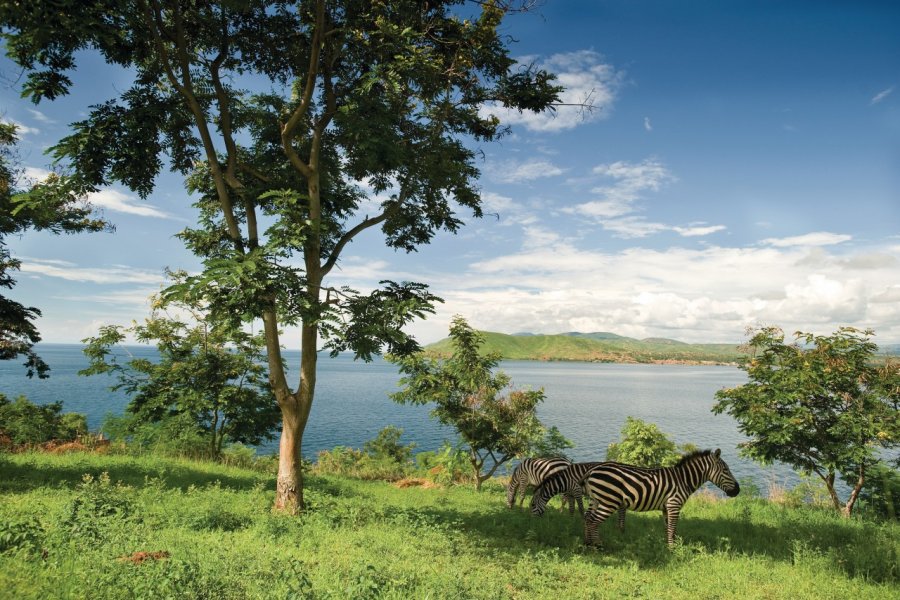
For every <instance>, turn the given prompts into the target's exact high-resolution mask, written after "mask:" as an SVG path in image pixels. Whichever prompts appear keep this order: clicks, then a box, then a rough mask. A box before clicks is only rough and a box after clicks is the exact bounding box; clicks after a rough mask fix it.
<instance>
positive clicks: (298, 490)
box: [275, 324, 318, 514]
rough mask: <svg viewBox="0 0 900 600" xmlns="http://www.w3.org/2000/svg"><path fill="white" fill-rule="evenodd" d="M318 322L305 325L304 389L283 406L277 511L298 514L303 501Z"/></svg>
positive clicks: (302, 369)
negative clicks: (305, 434) (305, 440)
mask: <svg viewBox="0 0 900 600" xmlns="http://www.w3.org/2000/svg"><path fill="white" fill-rule="evenodd" d="M317 333H318V331H317V329H316V326H315V325H306V324H304V325H303V330H302V334H301V340H302V341H301V343H302V347H301V357H300V389H298V390H297V392H296V393H294V394H290V395H289V396H287V398H285V399H284V400H283V401H281V402H280V405H281V417H282V426H281V441H280V444H279V452H278V479H277V481H276V485H275V510H278V511H284V512H288V513H290V514H297V513H298V512H300V511H302V510H303V508H304V503H303V462H302V456H303V455H302V451H301V449H302V445H303V431H304V430H305V429H306V422H307V421H308V420H309V411H310V408H312V401H313V395H314V393H315V388H316V361H317V358H318V356H317V354H316V343H317V341H318V340H317V337H318V335H317Z"/></svg>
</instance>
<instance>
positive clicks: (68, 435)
mask: <svg viewBox="0 0 900 600" xmlns="http://www.w3.org/2000/svg"><path fill="white" fill-rule="evenodd" d="M85 433H87V418H86V417H85V416H84V415H82V414H79V413H63V412H62V402H53V403H51V404H43V405H38V404H34V403H33V402H31V401H30V400H28V398H26V397H25V396H19V397H18V398H16V399H15V400H13V401H12V402H10V401H9V399H8V398H7V397H6V396H5V395H3V394H0V435H2V436H3V437H8V438H9V439H10V441H11V443H12V444H13V445H16V446H22V445H31V444H43V443H44V442H48V441H50V440H65V441H71V440H74V439H76V438H77V437H78V436H79V435H83V434H85Z"/></svg>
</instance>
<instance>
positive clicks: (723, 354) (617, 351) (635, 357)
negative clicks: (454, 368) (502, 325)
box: [426, 331, 745, 364]
mask: <svg viewBox="0 0 900 600" xmlns="http://www.w3.org/2000/svg"><path fill="white" fill-rule="evenodd" d="M481 333H482V335H484V338H485V343H484V346H482V351H483V352H499V353H500V355H501V356H502V357H503V358H505V359H508V360H579V361H591V362H614V363H670V362H671V363H690V364H697V363H698V364H735V363H737V362H739V361H740V360H742V359H743V358H744V357H745V355H744V354H743V353H742V352H741V351H740V350H739V349H738V346H737V344H687V343H685V342H679V341H677V340H670V339H666V338H647V339H644V340H637V339H634V338H629V337H623V336H619V335H616V334H614V333H605V332H595V333H575V332H573V333H560V334H555V335H531V334H517V335H508V334H505V333H495V332H490V331H483V332H481ZM426 351H427V352H428V353H430V354H432V355H434V356H440V357H445V356H448V355H449V354H450V353H451V346H450V340H449V339H444V340H441V341H439V342H436V343H434V344H431V345H429V346H427V347H426Z"/></svg>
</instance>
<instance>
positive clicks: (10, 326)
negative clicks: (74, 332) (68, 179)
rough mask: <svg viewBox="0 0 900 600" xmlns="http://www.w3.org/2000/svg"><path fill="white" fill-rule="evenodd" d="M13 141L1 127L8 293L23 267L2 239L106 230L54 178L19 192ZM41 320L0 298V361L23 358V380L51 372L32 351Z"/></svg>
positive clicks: (0, 275)
mask: <svg viewBox="0 0 900 600" xmlns="http://www.w3.org/2000/svg"><path fill="white" fill-rule="evenodd" d="M17 141H18V138H17V136H16V126H15V125H13V124H11V123H4V122H2V121H0V287H4V288H7V289H12V288H13V287H15V285H16V280H15V279H13V277H12V275H11V272H12V271H17V270H18V269H19V267H20V266H21V264H22V263H21V261H20V260H19V259H17V258H13V256H12V254H11V253H10V251H9V249H8V248H7V246H6V238H7V237H9V236H13V235H21V234H22V233H24V232H25V231H28V230H30V229H33V230H37V231H42V230H43V231H51V232H53V233H57V234H58V233H63V232H65V233H75V232H79V231H100V230H102V229H108V228H109V224H108V223H106V222H105V221H103V220H101V219H95V218H91V212H92V208H91V206H90V205H89V204H87V203H86V202H84V201H83V200H81V199H80V198H79V196H78V195H77V194H73V193H71V191H70V190H69V189H67V188H66V186H65V184H64V182H63V181H62V180H61V178H60V176H59V175H58V174H56V173H53V174H51V175H50V176H49V177H48V178H47V179H46V180H45V181H44V182H41V183H38V184H36V185H34V186H32V187H31V189H30V190H27V191H25V190H21V189H19V184H20V183H21V182H20V175H21V172H20V169H19V167H18V157H17V155H16V153H15V144H16V142H17ZM40 316H41V311H40V310H39V309H37V308H35V307H33V306H25V305H23V304H21V303H19V302H16V301H15V300H12V299H10V298H7V297H6V296H4V295H2V294H0V360H12V359H15V358H16V357H18V356H24V357H25V363H24V366H25V368H26V371H25V373H26V375H27V376H28V377H33V376H34V375H35V374H37V376H38V377H40V378H45V377H47V376H48V372H49V371H50V367H49V366H48V365H47V363H45V362H44V361H43V360H42V359H41V357H40V356H38V355H37V354H36V353H35V352H34V349H33V346H34V345H35V344H36V343H38V342H39V341H40V340H41V335H40V332H38V330H37V326H36V325H35V323H34V320H35V319H37V318H38V317H40Z"/></svg>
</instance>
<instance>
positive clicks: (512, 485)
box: [506, 467, 519, 508]
mask: <svg viewBox="0 0 900 600" xmlns="http://www.w3.org/2000/svg"><path fill="white" fill-rule="evenodd" d="M518 491H519V467H516V470H515V471H513V474H512V475H511V476H510V478H509V483H508V484H507V486H506V508H512V507H513V505H514V504H515V503H516V494H517V493H518Z"/></svg>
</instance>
